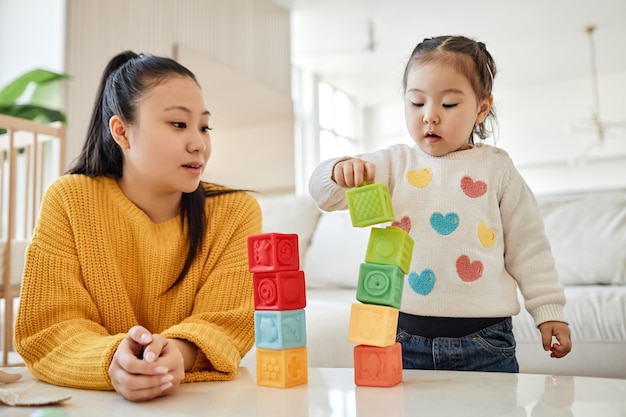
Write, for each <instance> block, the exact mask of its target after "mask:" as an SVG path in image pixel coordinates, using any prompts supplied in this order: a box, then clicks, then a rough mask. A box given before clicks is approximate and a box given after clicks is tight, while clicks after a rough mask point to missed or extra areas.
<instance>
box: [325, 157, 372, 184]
mask: <svg viewBox="0 0 626 417" xmlns="http://www.w3.org/2000/svg"><path fill="white" fill-rule="evenodd" d="M332 179H333V181H335V182H336V183H337V185H339V186H340V187H343V188H353V187H360V186H361V185H363V183H364V182H368V183H373V182H374V181H375V179H376V165H375V164H374V163H372V162H367V161H364V160H362V159H358V158H350V159H345V160H343V161H339V162H337V163H336V164H335V166H334V167H333V175H332Z"/></svg>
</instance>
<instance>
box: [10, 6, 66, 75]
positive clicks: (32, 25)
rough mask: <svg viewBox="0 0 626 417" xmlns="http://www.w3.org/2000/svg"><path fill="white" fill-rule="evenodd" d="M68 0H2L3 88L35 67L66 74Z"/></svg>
mask: <svg viewBox="0 0 626 417" xmlns="http://www.w3.org/2000/svg"><path fill="white" fill-rule="evenodd" d="M64 26H65V0H19V1H16V0H0V87H4V86H5V85H6V84H7V83H9V82H10V81H12V80H13V79H14V78H16V77H17V76H19V75H21V74H22V73H24V72H26V71H29V70H31V69H35V68H44V69H48V70H52V71H57V72H61V71H63V50H64V43H65V39H64V36H65V27H64Z"/></svg>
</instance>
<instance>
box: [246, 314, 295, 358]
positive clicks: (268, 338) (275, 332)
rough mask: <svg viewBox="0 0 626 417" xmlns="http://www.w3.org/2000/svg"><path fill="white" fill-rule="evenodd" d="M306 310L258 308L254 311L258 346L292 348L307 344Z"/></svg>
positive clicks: (255, 335) (255, 334)
mask: <svg viewBox="0 0 626 417" xmlns="http://www.w3.org/2000/svg"><path fill="white" fill-rule="evenodd" d="M305 317H306V316H305V314H304V310H285V311H271V310H257V311H255V312H254V337H255V341H256V346H257V347H260V348H266V349H291V348H296V347H302V346H304V345H306V319H305Z"/></svg>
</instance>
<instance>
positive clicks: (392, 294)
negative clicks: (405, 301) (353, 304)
mask: <svg viewBox="0 0 626 417" xmlns="http://www.w3.org/2000/svg"><path fill="white" fill-rule="evenodd" d="M403 285H404V273H403V272H402V270H401V269H400V268H398V267H397V266H395V265H377V264H368V263H362V264H361V267H360V269H359V283H358V286H357V290H356V299H357V300H359V301H360V302H362V303H363V304H376V305H383V306H388V307H393V308H398V309H399V308H400V302H401V301H402V288H403Z"/></svg>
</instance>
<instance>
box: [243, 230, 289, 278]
mask: <svg viewBox="0 0 626 417" xmlns="http://www.w3.org/2000/svg"><path fill="white" fill-rule="evenodd" d="M248 269H249V270H250V272H253V273H263V272H277V271H297V270H299V269H300V254H299V252H298V235H297V234H295V233H292V234H285V233H262V234H258V235H250V236H248Z"/></svg>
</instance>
